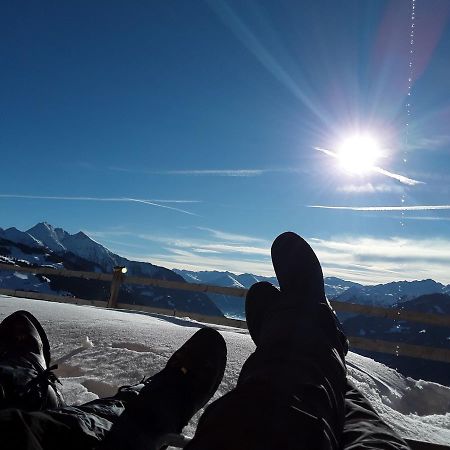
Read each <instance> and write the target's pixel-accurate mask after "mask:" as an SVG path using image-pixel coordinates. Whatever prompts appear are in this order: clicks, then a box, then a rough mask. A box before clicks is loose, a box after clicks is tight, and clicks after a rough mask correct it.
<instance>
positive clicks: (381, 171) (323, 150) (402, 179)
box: [314, 147, 425, 186]
mask: <svg viewBox="0 0 450 450" xmlns="http://www.w3.org/2000/svg"><path fill="white" fill-rule="evenodd" d="M314 150H317V151H318V152H321V153H325V155H328V156H332V157H333V158H338V154H337V153H336V152H333V151H332V150H327V149H326V148H321V147H314ZM370 170H372V171H373V172H377V173H379V174H381V175H384V176H386V177H389V178H393V179H394V180H397V181H400V183H402V184H406V185H408V186H415V185H416V184H425V183H424V182H423V181H419V180H414V179H412V178H408V177H405V176H403V175H400V174H398V173H393V172H389V171H388V170H385V169H382V168H381V167H377V166H373V167H371V169H370Z"/></svg>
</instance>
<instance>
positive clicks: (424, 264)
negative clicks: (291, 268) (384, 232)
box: [310, 236, 450, 284]
mask: <svg viewBox="0 0 450 450" xmlns="http://www.w3.org/2000/svg"><path fill="white" fill-rule="evenodd" d="M310 243H311V244H312V246H313V248H314V249H315V250H316V251H317V254H318V256H319V259H320V261H321V262H322V264H323V266H324V271H325V273H326V274H327V275H330V274H331V275H335V276H339V277H341V278H344V279H350V280H353V281H359V282H362V283H367V284H377V283H383V282H388V281H392V280H414V279H426V278H433V279H435V280H437V281H441V282H444V283H450V276H449V274H448V266H449V265H450V240H449V239H443V238H436V239H411V238H402V237H392V238H389V239H382V238H374V237H358V236H336V237H334V238H332V239H317V238H312V239H310Z"/></svg>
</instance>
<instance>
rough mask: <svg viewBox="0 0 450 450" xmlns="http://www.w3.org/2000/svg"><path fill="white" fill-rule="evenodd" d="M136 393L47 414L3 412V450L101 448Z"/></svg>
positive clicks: (0, 414) (0, 430)
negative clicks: (101, 444) (99, 446)
mask: <svg viewBox="0 0 450 450" xmlns="http://www.w3.org/2000/svg"><path fill="white" fill-rule="evenodd" d="M135 395H137V392H134V393H133V392H132V391H129V392H127V393H123V392H119V393H118V394H116V396H114V397H109V398H103V399H97V400H94V401H92V402H89V403H86V404H84V405H80V406H66V407H63V408H57V409H49V410H45V411H35V412H29V411H22V410H19V409H13V408H11V409H4V410H1V411H0V438H1V440H2V445H1V448H2V449H4V450H9V449H11V450H13V449H14V450H17V449H21V450H22V449H23V450H53V449H54V450H60V449H62V448H64V450H71V449H74V450H75V449H76V450H81V449H82V450H89V449H93V448H95V447H96V446H98V445H99V444H100V443H101V442H102V441H103V439H104V438H105V436H106V434H107V433H108V432H109V430H110V429H111V427H112V425H113V423H115V422H116V421H117V419H118V418H119V416H120V415H121V414H122V412H123V411H124V410H125V405H126V402H127V400H129V399H130V398H131V397H133V396H135Z"/></svg>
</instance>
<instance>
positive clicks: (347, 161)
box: [336, 134, 381, 174]
mask: <svg viewBox="0 0 450 450" xmlns="http://www.w3.org/2000/svg"><path fill="white" fill-rule="evenodd" d="M380 156H381V151H380V146H379V144H378V142H377V141H376V140H375V139H374V138H373V137H372V136H371V135H369V134H355V135H353V136H350V137H348V138H346V139H344V140H343V141H342V142H341V144H340V145H339V147H338V148H337V152H336V157H337V159H338V161H339V164H340V166H341V167H342V168H343V169H344V170H346V171H348V172H350V173H355V174H365V173H367V172H370V171H371V170H372V169H373V168H374V167H375V164H376V162H377V161H378V159H379V158H380Z"/></svg>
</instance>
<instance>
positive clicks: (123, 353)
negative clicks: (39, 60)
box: [0, 296, 450, 444]
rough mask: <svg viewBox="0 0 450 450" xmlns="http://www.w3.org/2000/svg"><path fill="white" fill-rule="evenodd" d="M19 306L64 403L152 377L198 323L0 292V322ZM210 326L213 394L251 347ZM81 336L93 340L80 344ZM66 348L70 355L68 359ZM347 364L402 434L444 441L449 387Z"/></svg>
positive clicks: (355, 358)
mask: <svg viewBox="0 0 450 450" xmlns="http://www.w3.org/2000/svg"><path fill="white" fill-rule="evenodd" d="M18 309H26V310H28V311H30V312H31V313H33V314H34V315H35V316H36V317H37V318H38V319H39V320H40V321H41V323H42V325H43V327H44V329H45V330H46V332H47V333H48V337H49V340H50V344H51V348H52V360H53V361H55V362H58V360H62V361H61V362H60V363H59V369H58V370H57V372H56V373H57V375H58V376H59V377H60V379H61V381H62V383H63V394H64V397H65V399H66V401H67V403H69V404H80V403H84V402H86V401H90V400H93V399H95V398H97V397H104V396H108V395H113V394H114V393H115V392H116V390H117V388H118V387H119V386H121V385H125V384H134V383H137V382H139V381H140V380H141V379H142V378H143V377H144V376H150V375H153V374H154V373H156V372H158V371H159V370H161V369H162V368H163V367H164V365H165V363H166V361H167V360H168V358H169V357H170V356H171V355H172V353H173V352H174V351H175V350H176V349H177V348H178V347H180V346H181V345H182V344H183V343H184V342H185V341H186V340H187V339H188V338H189V337H190V336H192V335H193V334H194V333H195V331H197V329H198V328H199V327H200V326H203V325H202V324H199V323H197V322H194V321H192V320H190V319H181V318H175V317H169V316H157V315H148V314H143V313H138V312H131V311H119V310H107V309H102V308H95V307H89V306H77V305H70V304H61V303H53V302H44V301H39V300H28V299H20V298H11V297H5V296H0V320H1V319H3V318H4V317H6V316H7V315H9V314H11V313H12V312H14V311H16V310H18ZM213 327H214V328H216V329H217V330H218V331H220V332H221V333H222V335H223V337H224V338H225V341H226V343H227V348H228V362H227V368H226V371H225V376H224V379H223V381H222V383H221V385H220V386H219V389H218V391H217V392H216V394H215V396H214V398H218V397H220V396H222V395H223V394H224V393H226V392H228V391H229V390H231V389H232V388H233V387H234V385H235V383H236V380H237V377H238V375H239V371H240V369H241V367H242V364H243V363H244V361H245V360H246V358H247V357H248V356H249V355H250V353H251V352H252V351H253V350H254V348H255V346H254V344H253V342H252V340H251V338H250V336H249V334H248V332H247V331H246V330H242V329H237V328H232V327H224V326H215V325H213ZM86 336H88V337H89V339H90V340H91V341H92V342H93V345H94V346H93V347H91V348H89V347H88V348H86V349H83V350H80V347H83V345H85V341H86ZM78 351H79V353H76V352H78ZM72 352H73V353H76V354H75V355H74V356H72V357H70V354H71V353H72ZM66 357H68V359H65V358H66ZM347 362H348V372H349V377H350V378H351V379H352V380H353V381H354V382H355V384H356V385H357V387H358V388H359V389H360V390H362V392H363V393H364V395H365V396H366V397H368V398H369V400H370V401H371V403H372V405H373V406H374V407H375V409H376V410H377V412H378V413H379V414H381V416H382V417H383V418H384V419H385V420H387V421H388V422H389V423H390V424H391V425H392V426H393V427H394V428H395V429H396V430H398V431H399V432H400V434H401V435H403V436H404V437H409V438H412V439H416V440H426V441H430V442H436V443H440V444H449V443H450V388H449V387H447V386H441V385H438V384H436V383H431V382H427V381H416V380H412V379H410V378H405V377H403V376H402V375H400V374H399V373H397V372H396V371H395V370H393V369H390V368H388V367H386V366H384V365H382V364H380V363H378V362H376V361H373V360H371V359H369V358H365V357H362V356H360V355H357V354H354V353H350V354H349V355H348V357H347ZM200 415H201V411H200V412H199V413H198V414H197V415H196V416H194V418H193V419H192V421H191V422H190V423H189V425H188V426H187V427H186V428H185V430H184V433H185V434H187V435H193V434H194V430H195V426H196V423H197V421H198V418H199V416H200Z"/></svg>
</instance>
